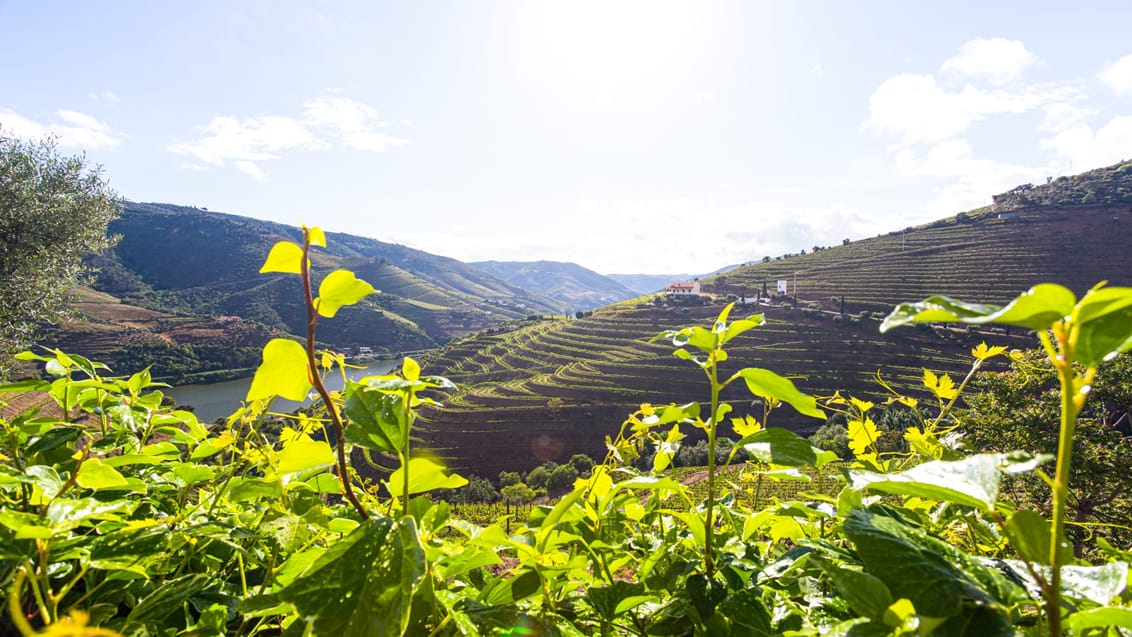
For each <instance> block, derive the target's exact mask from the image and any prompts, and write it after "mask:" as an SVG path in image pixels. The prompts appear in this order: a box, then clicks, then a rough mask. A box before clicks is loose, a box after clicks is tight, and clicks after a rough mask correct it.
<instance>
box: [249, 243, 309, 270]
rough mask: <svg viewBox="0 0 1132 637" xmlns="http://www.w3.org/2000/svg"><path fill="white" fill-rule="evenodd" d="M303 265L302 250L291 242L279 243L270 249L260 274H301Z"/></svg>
mask: <svg viewBox="0 0 1132 637" xmlns="http://www.w3.org/2000/svg"><path fill="white" fill-rule="evenodd" d="M302 264H303V249H302V247H300V246H299V245H298V244H296V243H293V242H291V241H280V242H278V243H276V244H275V245H274V246H272V247H271V252H268V253H267V259H266V260H265V261H264V262H263V267H261V268H260V269H259V272H260V274H265V273H267V272H283V273H286V274H301V273H302Z"/></svg>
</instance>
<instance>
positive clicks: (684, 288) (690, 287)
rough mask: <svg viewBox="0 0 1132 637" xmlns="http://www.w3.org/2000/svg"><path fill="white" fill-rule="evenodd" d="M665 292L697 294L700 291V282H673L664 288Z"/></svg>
mask: <svg viewBox="0 0 1132 637" xmlns="http://www.w3.org/2000/svg"><path fill="white" fill-rule="evenodd" d="M664 293H665V294H680V295H683V294H687V295H697V294H699V293H700V282H699V281H691V282H688V283H671V284H669V286H668V287H666V288H664Z"/></svg>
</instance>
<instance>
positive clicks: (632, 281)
mask: <svg viewBox="0 0 1132 637" xmlns="http://www.w3.org/2000/svg"><path fill="white" fill-rule="evenodd" d="M737 267H739V266H738V265H728V266H724V267H722V268H719V269H718V270H715V271H714V272H709V273H707V274H607V275H605V276H606V277H608V278H610V279H613V280H614V281H617V282H618V283H620V284H622V285H624V286H625V287H627V288H629V289H630V290H633V291H634V292H636V293H637V294H636V295H637V296H639V295H641V294H652V293H653V292H660V291H662V290H664V288H666V287H668V284H669V283H678V282H681V281H694V280H696V279H702V278H704V277H709V276H711V275H713V274H718V273H720V272H727V271H728V270H733V269H735V268H737Z"/></svg>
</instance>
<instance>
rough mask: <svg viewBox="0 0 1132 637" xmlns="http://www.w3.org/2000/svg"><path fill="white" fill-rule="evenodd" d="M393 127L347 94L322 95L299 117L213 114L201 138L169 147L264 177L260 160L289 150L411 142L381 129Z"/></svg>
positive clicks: (378, 147)
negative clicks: (231, 164) (245, 116)
mask: <svg viewBox="0 0 1132 637" xmlns="http://www.w3.org/2000/svg"><path fill="white" fill-rule="evenodd" d="M388 125H389V124H388V123H387V122H385V121H383V120H381V119H380V118H379V117H378V113H377V110H376V109H375V108H373V107H372V106H369V105H368V104H364V103H362V102H358V101H355V100H351V99H348V98H344V97H323V98H319V99H316V100H312V101H309V102H306V103H304V104H303V112H302V114H301V116H300V117H287V116H281V115H269V116H263V117H248V118H244V119H239V118H236V117H230V116H218V117H213V118H212V121H211V122H209V123H208V124H207V125H205V126H202V127H199V130H200V131H201V132H202V133H204V135H203V136H202V137H200V138H198V139H196V140H193V141H189V142H182V143H179V144H174V145H172V146H170V147H169V151H170V152H173V153H176V154H179V155H189V156H191V157H194V158H196V159H197V160H199V161H201V162H204V163H205V164H208V165H211V166H218V167H219V166H224V165H225V162H227V161H232V162H234V166H235V167H236V169H237V170H239V171H240V172H243V173H244V174H247V175H249V176H251V177H252V178H254V179H257V180H260V181H262V180H264V179H266V177H267V174H266V173H265V172H264V171H263V169H262V168H260V167H259V165H258V164H256V163H255V162H259V161H265V160H271V159H279V158H280V157H281V156H282V153H284V152H288V151H297V150H319V149H326V148H332V147H334V146H336V145H341V146H345V147H348V148H354V149H356V150H365V151H370V152H384V151H387V150H390V149H392V148H396V147H397V146H400V145H403V144H406V143H408V141H407V140H404V139H400V138H397V137H394V136H392V135H388V134H386V133H384V132H381V131H380V130H379V129H381V128H384V127H386V126H388Z"/></svg>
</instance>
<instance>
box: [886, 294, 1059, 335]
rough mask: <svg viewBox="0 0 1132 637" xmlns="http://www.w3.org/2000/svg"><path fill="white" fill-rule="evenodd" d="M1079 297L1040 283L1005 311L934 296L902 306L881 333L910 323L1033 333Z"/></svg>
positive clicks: (1057, 316) (893, 312)
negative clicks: (994, 325)
mask: <svg viewBox="0 0 1132 637" xmlns="http://www.w3.org/2000/svg"><path fill="white" fill-rule="evenodd" d="M1076 302H1077V297H1076V296H1074V294H1073V292H1072V291H1070V290H1069V289H1068V288H1065V287H1064V286H1061V285H1057V284H1056V283H1040V284H1038V285H1035V286H1034V287H1032V288H1030V290H1029V291H1027V292H1025V293H1023V294H1021V295H1019V296H1018V297H1016V298H1015V299H1014V300H1013V301H1011V302H1010V303H1009V304H1007V305H1006V306H1005V307H997V306H994V305H983V304H981V303H967V302H964V301H957V300H955V299H951V298H948V297H946V296H933V297H929V298H928V299H926V300H924V301H921V302H919V303H902V304H900V305H899V306H897V307H896V309H894V310H893V311H892V313H891V314H889V315H888V317H887V318H885V319H884V322H882V323H881V326H880V331H881V332H886V331H888V330H890V329H892V328H894V327H899V326H901V325H908V324H910V323H956V322H959V323H972V324H983V323H999V324H1005V325H1017V326H1019V327H1026V328H1029V329H1033V330H1040V329H1046V328H1048V327H1050V326H1051V325H1052V324H1053V323H1054V322H1055V321H1058V320H1061V319H1063V318H1065V317H1067V316H1069V314H1070V313H1071V312H1072V311H1073V307H1074V305H1075V304H1076Z"/></svg>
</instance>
